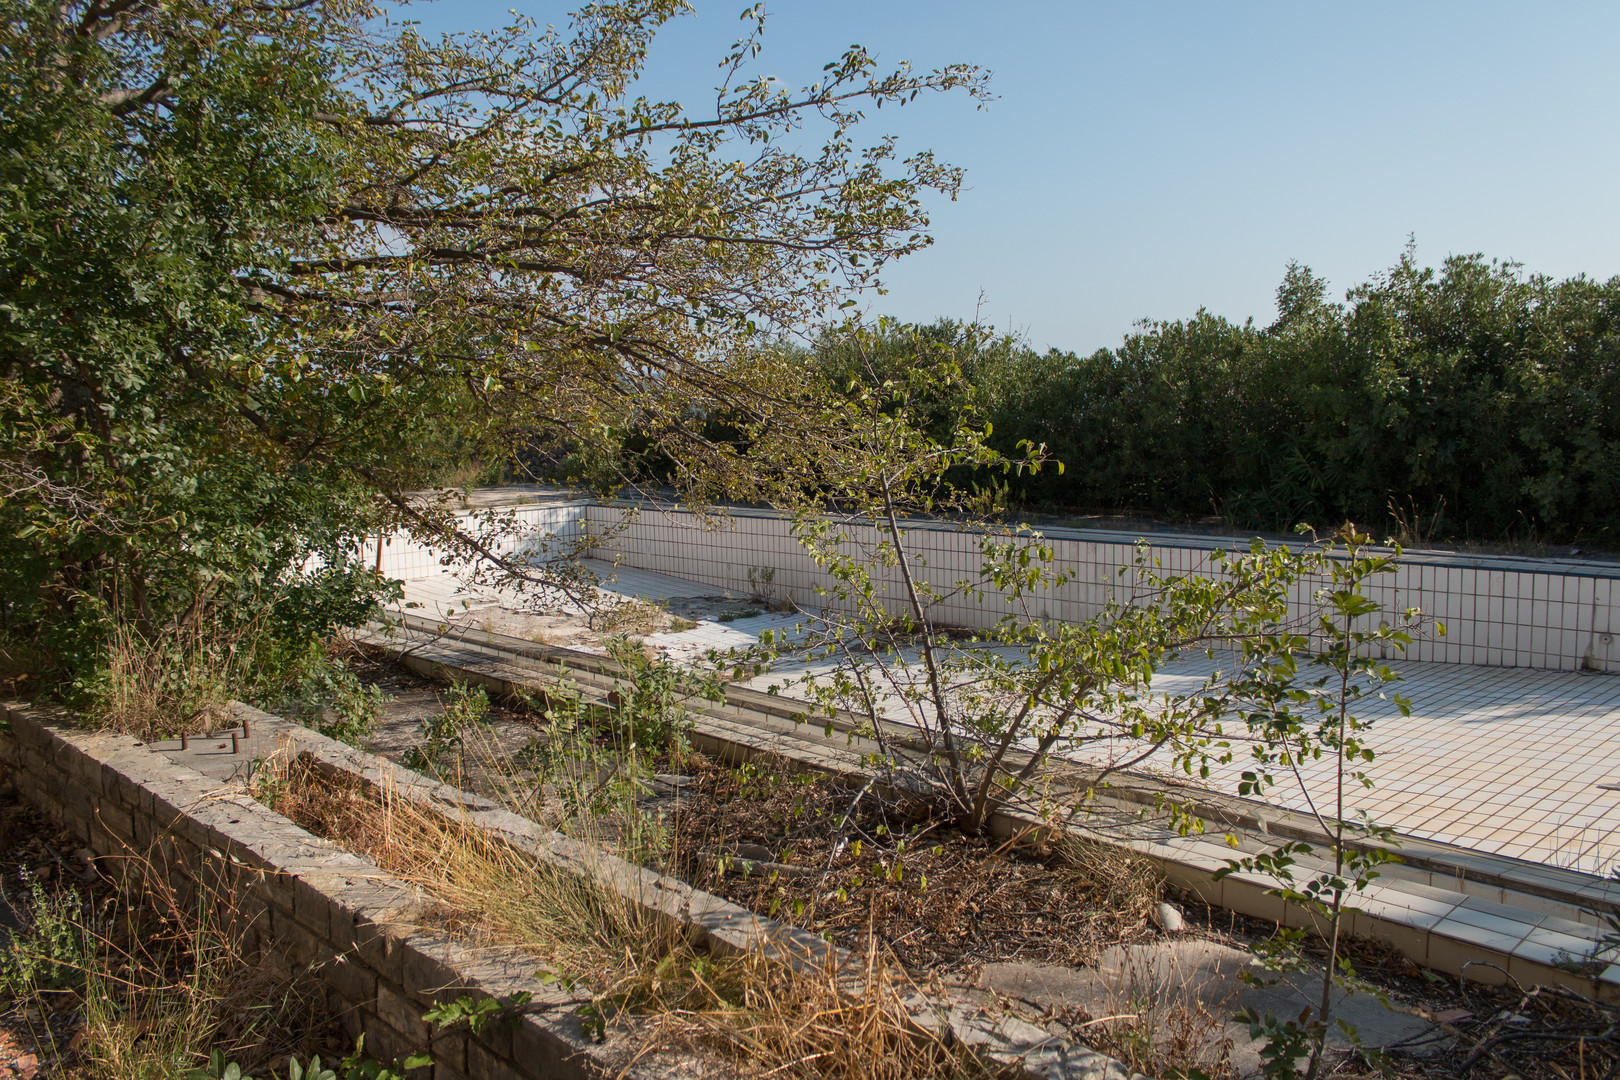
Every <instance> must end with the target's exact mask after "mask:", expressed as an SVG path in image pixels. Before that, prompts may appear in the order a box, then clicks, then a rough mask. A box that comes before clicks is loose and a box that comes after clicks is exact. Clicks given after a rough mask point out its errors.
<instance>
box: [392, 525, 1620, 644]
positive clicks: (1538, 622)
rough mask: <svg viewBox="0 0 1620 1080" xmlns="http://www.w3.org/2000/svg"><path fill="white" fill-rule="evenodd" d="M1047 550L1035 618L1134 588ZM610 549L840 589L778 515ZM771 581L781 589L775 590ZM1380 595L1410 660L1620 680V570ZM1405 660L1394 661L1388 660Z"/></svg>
mask: <svg viewBox="0 0 1620 1080" xmlns="http://www.w3.org/2000/svg"><path fill="white" fill-rule="evenodd" d="M551 512H552V513H554V514H555V513H560V512H561V511H557V510H553V511H551ZM567 512H569V513H583V514H584V515H585V516H586V519H587V520H588V521H589V522H590V523H591V525H592V526H593V527H595V528H598V529H601V528H605V527H613V526H618V525H620V524H621V523H622V520H623V515H624V514H625V513H626V512H627V511H626V510H625V509H624V508H623V507H620V506H613V505H591V506H590V507H588V508H586V509H583V510H581V509H579V508H575V507H569V508H568V510H567ZM537 525H538V522H537ZM576 527H577V526H576ZM849 535H851V536H852V537H857V538H859V537H860V536H861V533H860V532H859V531H858V530H854V529H851V530H849ZM867 535H870V533H868V534H867ZM909 537H910V540H911V542H912V543H913V545H914V548H913V550H914V552H915V554H916V555H918V556H919V557H920V558H921V559H922V560H924V561H925V562H926V564H927V567H928V571H927V575H926V576H927V577H928V579H929V580H930V581H932V582H933V583H935V584H936V585H943V586H945V587H947V588H948V587H949V586H950V585H952V584H953V583H954V582H955V581H957V580H959V579H961V578H968V577H973V576H976V574H977V571H978V568H979V564H980V554H979V543H980V540H979V537H978V535H977V534H974V533H969V532H964V531H961V530H958V529H954V528H951V527H949V526H933V525H928V526H920V527H913V528H912V529H911V531H910V532H909ZM1046 538H1047V540H1048V542H1049V543H1050V544H1051V545H1052V547H1053V549H1054V553H1055V556H1056V562H1057V565H1058V566H1060V567H1062V568H1065V569H1068V570H1070V571H1072V572H1073V574H1074V579H1073V580H1072V581H1071V582H1070V583H1069V584H1068V585H1066V586H1064V587H1063V588H1061V589H1058V590H1055V591H1053V592H1051V593H1049V594H1047V595H1046V596H1045V597H1044V598H1043V601H1044V602H1043V601H1037V602H1036V603H1034V604H1033V605H1032V607H1031V611H1032V613H1033V614H1036V615H1044V616H1047V617H1051V618H1055V619H1060V620H1065V621H1071V620H1073V621H1078V620H1080V619H1084V618H1086V617H1088V616H1090V615H1092V614H1094V613H1095V612H1096V611H1097V610H1098V609H1099V608H1100V607H1101V606H1102V605H1103V604H1105V603H1106V602H1107V601H1108V598H1109V596H1110V593H1111V591H1113V590H1116V589H1121V588H1123V587H1124V586H1123V585H1122V583H1127V584H1128V582H1129V580H1130V578H1129V576H1128V575H1127V577H1125V578H1121V577H1119V569H1120V568H1121V567H1122V566H1128V565H1130V564H1131V563H1132V561H1133V560H1134V558H1135V549H1134V546H1133V543H1132V541H1131V539H1130V538H1129V537H1127V536H1124V535H1122V534H1111V533H1103V532H1088V531H1084V530H1067V529H1065V530H1051V531H1050V532H1048V533H1047V537H1046ZM610 543H611V549H607V548H604V549H597V550H595V552H594V553H595V554H598V555H600V556H601V557H603V558H612V557H615V556H617V557H618V558H619V559H620V560H621V562H622V563H623V564H624V565H626V566H631V567H635V568H637V569H641V570H652V571H656V572H659V573H664V574H670V575H673V576H675V577H681V578H686V579H689V580H692V581H702V582H707V583H709V584H712V585H717V586H719V587H721V588H723V589H726V590H729V591H732V592H735V593H737V594H738V595H747V594H751V593H754V592H761V591H764V592H771V591H774V592H775V593H776V594H777V595H782V594H786V595H788V596H791V597H792V598H793V599H794V600H795V601H797V602H798V603H800V604H802V605H804V606H806V607H808V608H810V609H812V610H813V609H815V608H817V607H820V606H823V605H825V604H826V603H827V602H828V601H827V600H826V598H825V597H821V596H817V595H816V593H815V589H816V587H817V586H821V587H826V586H828V585H829V584H830V579H829V577H828V575H827V574H826V572H825V571H823V570H822V569H820V568H819V567H817V566H816V565H815V563H814V562H813V561H812V560H811V559H810V558H809V556H808V555H806V554H805V552H804V549H803V548H801V547H800V546H799V543H798V541H796V540H795V539H794V538H793V536H792V534H791V531H790V523H789V522H788V521H786V520H784V519H782V518H780V517H777V516H775V515H773V514H769V513H764V512H753V511H737V512H735V513H734V515H733V520H732V527H731V528H729V529H725V528H719V529H715V528H711V529H709V530H707V531H706V530H705V529H704V528H702V527H701V526H700V525H699V524H698V523H697V520H696V519H695V518H694V517H693V516H692V515H691V514H688V513H685V512H682V511H676V510H666V509H655V508H643V509H641V510H640V511H638V512H637V513H636V515H635V517H634V520H633V521H631V522H630V524H629V525H628V526H627V527H624V528H623V530H622V531H621V532H619V533H618V535H616V536H615V537H614V538H613V539H612V540H611V542H610ZM1218 546H1220V545H1219V543H1218V542H1215V541H1208V540H1203V539H1201V538H1185V539H1182V538H1165V539H1158V540H1155V541H1154V542H1153V543H1152V544H1151V545H1149V548H1148V555H1149V557H1150V558H1154V559H1158V560H1159V562H1160V565H1161V566H1162V568H1163V570H1164V571H1166V572H1171V573H1178V574H1189V573H1200V572H1208V567H1209V558H1210V553H1211V552H1212V551H1213V550H1214V549H1215V548H1216V547H1218ZM386 562H387V557H386V556H385V564H386ZM750 574H752V577H750ZM767 577H768V578H769V584H768V585H765V579H766V578H767ZM883 584H884V586H885V589H886V591H885V597H886V601H887V603H888V604H889V605H890V607H891V608H892V610H894V611H896V612H899V611H900V610H901V606H900V604H901V600H900V596H899V592H898V589H897V588H896V586H897V584H898V582H897V580H895V579H894V578H893V577H892V575H891V576H890V578H889V579H888V580H886V581H884V582H883ZM1313 587H1314V586H1312V585H1304V586H1302V587H1301V588H1300V589H1299V590H1297V592H1298V594H1299V596H1298V598H1299V599H1300V600H1303V599H1305V597H1307V596H1308V593H1309V590H1310V589H1311V588H1313ZM1368 592H1369V594H1370V596H1371V597H1372V598H1373V599H1374V600H1376V601H1377V602H1378V603H1380V604H1381V605H1383V607H1384V609H1385V611H1386V612H1387V611H1398V610H1402V609H1405V608H1408V607H1416V608H1421V609H1422V610H1423V612H1424V614H1425V615H1426V616H1428V617H1429V618H1430V619H1432V620H1434V621H1435V622H1438V623H1443V624H1444V625H1445V628H1446V634H1445V636H1443V637H1442V636H1440V635H1439V634H1438V633H1437V632H1436V628H1435V627H1434V626H1433V625H1430V626H1428V627H1427V628H1426V629H1425V630H1424V632H1422V633H1420V634H1419V635H1418V636H1417V637H1416V639H1415V640H1414V641H1413V643H1412V645H1411V647H1410V648H1409V649H1408V650H1407V652H1406V654H1405V655H1406V657H1407V658H1408V659H1412V660H1425V661H1436V662H1440V663H1450V664H1481V665H1489V666H1498V667H1524V668H1547V669H1554V670H1565V671H1571V670H1579V669H1583V668H1584V669H1587V670H1593V671H1607V672H1620V646H1617V645H1616V644H1615V641H1614V638H1615V636H1616V635H1617V634H1620V615H1617V614H1616V608H1617V607H1620V568H1613V567H1592V568H1587V567H1584V566H1581V567H1571V566H1570V565H1569V564H1560V563H1552V562H1549V563H1547V564H1546V565H1545V567H1541V566H1538V565H1536V564H1535V563H1534V562H1533V561H1532V560H1527V559H1511V560H1495V561H1493V560H1490V559H1486V558H1473V557H1462V556H1445V555H1441V554H1431V553H1423V554H1410V555H1408V556H1407V557H1406V558H1405V559H1403V561H1402V563H1401V565H1400V566H1399V568H1398V570H1397V571H1396V573H1394V574H1392V575H1380V576H1378V577H1376V578H1374V579H1373V581H1372V582H1371V583H1370V584H1369V586H1368ZM1299 610H1303V605H1300V606H1299ZM1005 611H1006V608H1005V607H1004V606H1003V605H1002V604H1000V603H998V602H997V600H996V598H995V597H993V596H991V595H989V594H988V593H987V594H986V596H985V599H984V602H983V603H979V602H978V601H975V600H974V599H972V598H971V597H966V596H958V597H951V598H947V599H946V600H944V601H943V602H942V603H940V604H939V605H938V606H937V607H936V608H935V609H934V612H933V614H934V615H935V616H936V617H937V618H940V619H942V620H944V621H947V622H950V623H954V624H956V625H961V626H968V627H985V626H990V625H993V624H994V623H995V622H996V620H997V619H998V618H999V617H1000V616H1001V615H1002V614H1003V613H1004V612H1005ZM1398 655H1399V654H1398V653H1394V652H1391V653H1390V655H1389V658H1391V659H1394V658H1396V657H1397V656H1398Z"/></svg>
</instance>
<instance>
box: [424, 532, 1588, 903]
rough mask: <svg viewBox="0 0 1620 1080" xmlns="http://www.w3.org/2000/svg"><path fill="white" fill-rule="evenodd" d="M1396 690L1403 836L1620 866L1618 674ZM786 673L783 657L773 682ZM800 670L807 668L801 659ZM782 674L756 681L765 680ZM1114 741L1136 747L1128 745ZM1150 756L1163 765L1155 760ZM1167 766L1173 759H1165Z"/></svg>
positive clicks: (1384, 734)
mask: <svg viewBox="0 0 1620 1080" xmlns="http://www.w3.org/2000/svg"><path fill="white" fill-rule="evenodd" d="M597 569H598V571H599V572H600V573H602V574H603V576H604V578H605V579H609V578H611V580H607V584H606V588H608V589H610V590H611V591H613V592H615V593H618V594H620V595H625V596H636V597H639V598H641V599H645V600H653V601H656V600H659V599H670V598H675V597H693V596H704V595H718V594H721V593H722V590H720V589H719V588H718V587H715V586H709V585H704V584H701V583H697V582H692V581H687V580H684V579H681V578H675V577H670V576H668V575H664V574H657V573H652V572H649V571H644V570H626V569H620V570H618V571H617V572H614V571H612V569H611V567H608V566H607V565H606V564H600V565H598V567H597ZM406 593H407V600H408V601H411V602H414V603H417V604H419V605H421V606H420V607H419V608H418V609H416V610H417V611H418V612H419V613H423V614H428V615H438V614H440V613H442V612H446V611H448V610H449V609H450V608H451V607H453V606H456V605H458V604H459V603H461V602H462V601H466V600H469V599H472V600H474V602H475V603H483V604H498V603H499V602H500V597H498V596H495V595H490V594H479V595H478V596H476V597H469V596H468V595H467V594H465V593H461V592H459V591H458V587H457V586H456V584H455V582H454V580H453V579H451V578H448V577H446V576H443V575H437V576H434V577H432V578H425V579H421V580H419V581H413V582H408V583H407V586H406ZM799 618H800V617H797V616H795V615H792V614H788V615H772V614H761V615H758V616H755V617H752V618H746V619H742V618H739V619H735V620H733V621H731V622H729V623H719V622H716V621H709V620H701V621H699V622H698V625H697V626H696V627H694V628H692V629H690V630H686V631H683V632H681V633H665V634H656V635H653V636H652V637H651V638H649V639H648V641H649V643H650V644H653V645H655V646H657V647H659V648H660V649H662V650H664V651H665V652H666V653H667V654H668V655H670V656H671V657H672V658H675V659H678V660H682V661H692V660H696V659H698V658H700V657H701V656H702V655H703V654H704V653H706V652H707V651H708V650H710V649H720V650H725V649H727V648H732V647H738V648H744V647H747V646H749V645H751V644H753V643H754V642H756V641H757V640H758V635H759V633H760V632H761V631H763V630H766V629H773V630H778V631H780V630H782V629H786V628H790V627H791V626H792V625H793V624H794V623H795V622H797V621H798V620H799ZM1212 666H1213V663H1212V661H1210V660H1208V659H1207V658H1205V657H1203V656H1199V657H1196V658H1194V659H1189V660H1183V661H1179V662H1177V663H1176V664H1174V665H1171V666H1170V667H1168V668H1167V669H1165V670H1164V671H1163V672H1161V674H1160V675H1159V676H1158V678H1156V679H1155V681H1154V689H1155V690H1156V691H1161V690H1162V691H1165V692H1175V691H1176V690H1177V689H1178V688H1187V689H1190V688H1192V687H1193V686H1195V685H1197V683H1198V682H1200V681H1202V679H1203V678H1204V677H1206V676H1207V675H1208V674H1209V672H1210V670H1211V668H1212ZM1392 666H1393V667H1394V668H1395V669H1396V670H1397V671H1398V672H1399V673H1400V675H1401V676H1402V681H1401V682H1400V683H1399V684H1397V686H1396V689H1398V690H1399V691H1400V692H1401V693H1402V694H1404V695H1405V696H1406V697H1407V698H1409V699H1410V701H1411V707H1412V711H1411V715H1410V716H1404V717H1403V716H1401V715H1400V713H1399V712H1398V711H1397V710H1396V708H1395V707H1394V705H1393V704H1392V703H1389V702H1384V701H1379V700H1377V699H1376V698H1374V699H1369V700H1364V701H1363V702H1362V703H1361V705H1360V707H1359V709H1358V712H1359V713H1360V714H1361V715H1362V716H1363V717H1364V718H1366V719H1370V720H1373V721H1374V726H1373V728H1372V731H1371V733H1370V738H1369V742H1370V744H1371V745H1372V747H1373V748H1374V750H1375V751H1376V753H1377V759H1376V760H1375V761H1374V762H1373V763H1372V765H1371V766H1369V767H1368V771H1369V773H1370V775H1371V777H1372V779H1373V782H1374V786H1373V788H1372V789H1371V790H1370V791H1363V790H1359V789H1358V790H1356V791H1354V794H1353V797H1352V798H1353V802H1352V806H1353V809H1354V810H1355V811H1361V812H1365V813H1366V814H1367V815H1369V816H1370V817H1372V818H1373V820H1375V821H1377V822H1378V823H1380V824H1383V825H1387V826H1390V827H1392V828H1394V829H1395V830H1396V831H1397V832H1400V833H1404V834H1408V835H1412V836H1419V837H1424V838H1427V839H1431V840H1437V841H1441V842H1444V843H1452V844H1458V845H1462V846H1465V847H1469V848H1473V849H1475V850H1479V851H1485V852H1490V853H1492V854H1496V855H1502V856H1507V857H1511V858H1518V859H1526V860H1530V861H1534V862H1540V863H1546V864H1549V865H1553V866H1559V867H1564V868H1568V869H1574V870H1581V871H1584V872H1587V873H1607V872H1608V870H1609V868H1610V867H1611V866H1614V865H1616V864H1617V863H1620V790H1614V789H1612V788H1611V787H1609V786H1606V785H1617V786H1620V676H1614V675H1586V674H1579V673H1572V672H1560V671H1541V670H1531V669H1524V668H1492V667H1475V666H1468V665H1457V664H1435V663H1419V662H1395V663H1393V664H1392ZM784 670H785V669H783V668H781V667H779V669H778V674H777V675H776V676H775V678H776V679H778V680H779V679H780V677H781V673H782V672H783V671H784ZM800 670H803V668H802V667H801V668H800ZM772 680H773V677H772V676H766V677H764V678H763V679H761V680H758V681H759V682H760V683H761V684H764V683H769V682H771V681H772ZM1116 749H1117V750H1118V751H1123V750H1125V749H1126V748H1124V747H1118V748H1116ZM1242 757H1243V755H1242V753H1241V752H1240V754H1239V756H1238V760H1235V761H1233V762H1232V763H1231V764H1229V765H1224V766H1223V765H1214V766H1212V769H1213V774H1212V776H1211V778H1210V780H1209V781H1208V783H1209V786H1211V787H1213V788H1215V789H1216V790H1220V791H1224V792H1227V793H1231V794H1235V793H1236V791H1237V782H1238V777H1239V774H1240V773H1241V772H1242V771H1243V770H1244V768H1245V767H1246V765H1245V762H1244V761H1243V760H1242ZM1149 764H1150V765H1151V764H1153V762H1152V759H1149ZM1166 764H1167V763H1166ZM1301 775H1302V778H1303V781H1304V783H1305V784H1306V785H1307V786H1308V788H1309V789H1310V791H1311V792H1312V793H1313V795H1315V796H1316V797H1317V798H1318V800H1320V799H1322V798H1323V797H1325V796H1326V795H1327V794H1328V793H1329V791H1330V790H1331V782H1330V773H1329V771H1328V770H1327V769H1326V768H1323V767H1322V766H1321V765H1320V764H1319V763H1318V764H1316V765H1315V766H1314V767H1307V768H1305V769H1303V770H1302V774H1301ZM1269 801H1271V802H1273V803H1274V804H1276V805H1278V806H1283V807H1286V808H1288V809H1291V810H1296V811H1304V810H1305V809H1306V801H1305V799H1304V797H1303V795H1302V794H1301V792H1300V791H1299V788H1298V786H1297V785H1292V784H1291V782H1288V783H1279V785H1278V787H1277V788H1275V789H1274V790H1273V791H1272V793H1271V794H1270V796H1269Z"/></svg>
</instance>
